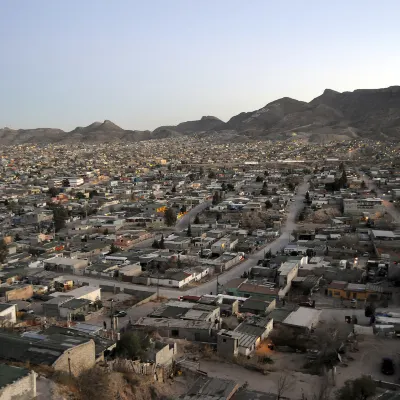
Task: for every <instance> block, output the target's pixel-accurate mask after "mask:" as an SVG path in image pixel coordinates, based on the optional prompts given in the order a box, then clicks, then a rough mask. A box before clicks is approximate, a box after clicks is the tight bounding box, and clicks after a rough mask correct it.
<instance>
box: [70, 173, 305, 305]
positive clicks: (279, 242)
mask: <svg viewBox="0 0 400 400" xmlns="http://www.w3.org/2000/svg"><path fill="white" fill-rule="evenodd" d="M307 190H308V182H307V181H306V180H305V181H304V182H303V183H302V184H301V185H300V186H299V187H298V189H297V194H296V196H294V197H293V199H294V201H293V202H291V205H290V207H289V212H288V215H287V219H286V223H285V224H284V226H283V227H282V228H281V235H280V236H279V237H278V238H277V239H276V240H275V241H273V242H271V243H270V244H269V245H267V246H266V247H265V248H263V249H262V250H260V251H258V252H256V253H253V254H252V255H251V256H250V257H249V258H248V259H246V260H245V261H244V262H242V263H240V264H238V265H237V266H235V267H233V268H231V269H230V270H229V271H227V272H225V273H224V274H222V275H220V276H219V277H218V282H219V283H220V284H222V285H223V284H225V283H227V282H229V281H230V280H231V279H233V278H237V277H239V276H240V275H242V274H243V272H244V271H248V270H249V269H250V268H251V267H253V266H254V265H256V264H257V260H259V259H260V258H262V257H263V256H264V252H266V251H268V250H271V251H272V252H277V251H279V250H281V249H282V248H283V247H285V246H286V245H287V244H288V243H289V241H290V239H289V238H290V234H291V232H293V230H294V229H295V228H296V217H297V215H298V214H299V212H300V211H301V209H302V208H303V206H304V204H303V200H304V195H305V193H306V191H307ZM207 206H208V204H200V205H199V206H197V207H195V208H193V209H192V210H191V212H189V213H188V214H187V215H185V217H186V220H185V221H183V219H182V220H181V221H179V224H181V225H180V227H179V228H177V229H183V228H182V226H185V224H188V223H189V218H192V217H194V216H195V215H196V214H197V213H198V212H200V210H201V207H203V209H204V208H206V207H207ZM185 217H184V218H185ZM63 276H65V277H66V278H68V279H72V280H75V281H77V282H88V283H89V284H90V285H92V286H96V287H98V286H99V285H116V286H119V287H121V288H128V289H135V290H141V291H155V290H156V289H155V288H154V287H148V286H143V285H134V284H132V283H125V282H117V281H115V280H111V279H99V278H92V277H87V276H76V275H63ZM216 286H217V280H216V278H214V279H213V280H211V281H209V282H206V283H204V284H203V285H201V286H198V287H196V288H193V289H190V290H187V291H185V292H182V291H180V290H176V289H168V288H162V287H160V288H159V294H160V296H165V297H169V298H177V297H179V296H182V295H183V294H185V295H189V294H191V295H202V294H209V293H211V292H212V293H213V294H215V292H216Z"/></svg>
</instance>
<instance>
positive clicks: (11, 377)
mask: <svg viewBox="0 0 400 400" xmlns="http://www.w3.org/2000/svg"><path fill="white" fill-rule="evenodd" d="M36 377H37V374H36V372H34V371H30V370H29V369H26V368H20V367H15V366H11V365H7V364H3V363H0V400H14V399H15V400H19V399H20V400H23V399H26V400H30V399H35V398H36Z"/></svg>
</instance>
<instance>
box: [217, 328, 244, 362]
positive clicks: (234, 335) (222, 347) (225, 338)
mask: <svg viewBox="0 0 400 400" xmlns="http://www.w3.org/2000/svg"><path fill="white" fill-rule="evenodd" d="M240 338H241V334H240V333H239V332H234V331H228V330H226V329H221V330H220V331H219V332H218V335H217V352H218V354H219V355H220V356H221V357H224V358H226V357H231V356H234V357H236V356H237V355H238V354H239V339H240Z"/></svg>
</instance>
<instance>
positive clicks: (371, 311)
mask: <svg viewBox="0 0 400 400" xmlns="http://www.w3.org/2000/svg"><path fill="white" fill-rule="evenodd" d="M375 310H376V306H375V304H374V303H369V304H367V305H366V306H365V310H364V315H365V316H366V317H367V318H370V317H372V316H374V315H375Z"/></svg>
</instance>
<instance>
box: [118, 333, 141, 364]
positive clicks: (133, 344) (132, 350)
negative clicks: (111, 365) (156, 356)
mask: <svg viewBox="0 0 400 400" xmlns="http://www.w3.org/2000/svg"><path fill="white" fill-rule="evenodd" d="M145 345H146V343H144V342H143V341H142V340H141V339H140V337H139V335H138V334H137V333H136V332H126V333H124V334H122V335H121V338H120V340H119V341H118V342H117V348H116V353H117V355H118V356H120V357H124V358H129V359H138V358H140V357H141V356H142V355H143V352H144V351H145V350H146V348H145Z"/></svg>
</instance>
